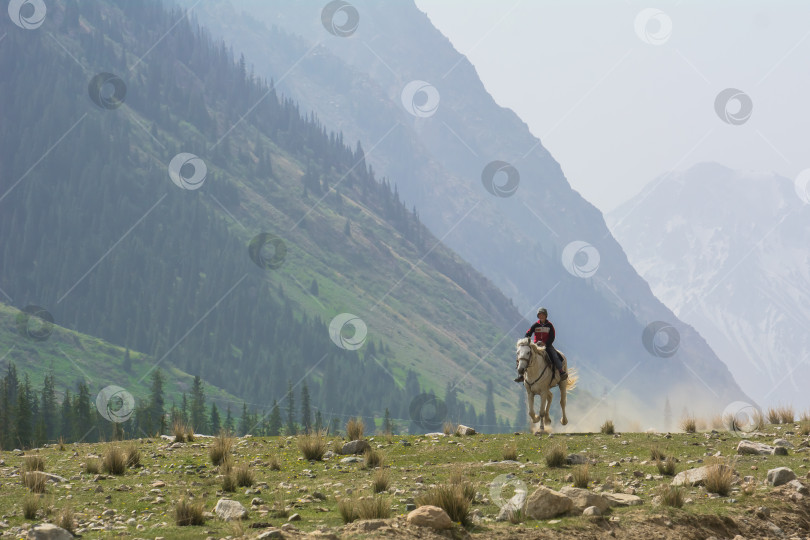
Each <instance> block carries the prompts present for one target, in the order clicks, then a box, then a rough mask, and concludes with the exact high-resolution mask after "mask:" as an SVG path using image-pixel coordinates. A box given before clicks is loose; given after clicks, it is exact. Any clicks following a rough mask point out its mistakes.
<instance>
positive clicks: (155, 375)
mask: <svg viewBox="0 0 810 540" xmlns="http://www.w3.org/2000/svg"><path fill="white" fill-rule="evenodd" d="M148 408H149V413H148V414H149V423H150V426H149V431H148V432H149V433H152V432H153V430H158V431H159V432H160V433H166V417H165V415H164V398H163V374H162V373H161V372H160V370H159V369H156V370H155V371H153V372H152V384H151V387H150V390H149V405H148Z"/></svg>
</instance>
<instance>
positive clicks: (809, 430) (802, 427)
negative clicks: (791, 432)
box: [799, 420, 810, 437]
mask: <svg viewBox="0 0 810 540" xmlns="http://www.w3.org/2000/svg"><path fill="white" fill-rule="evenodd" d="M799 434H800V435H803V436H805V437H806V436H808V435H810V420H801V421H800V422H799Z"/></svg>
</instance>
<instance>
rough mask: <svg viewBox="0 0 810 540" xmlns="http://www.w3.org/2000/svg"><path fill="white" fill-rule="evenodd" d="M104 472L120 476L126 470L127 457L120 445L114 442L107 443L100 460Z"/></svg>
mask: <svg viewBox="0 0 810 540" xmlns="http://www.w3.org/2000/svg"><path fill="white" fill-rule="evenodd" d="M101 466H102V468H103V469H104V472H106V473H108V474H114V475H116V476H120V475H122V474H124V473H125V472H127V457H126V456H125V455H124V451H123V450H121V447H120V446H118V445H115V444H109V445H107V449H106V450H105V451H104V456H103V457H102V460H101Z"/></svg>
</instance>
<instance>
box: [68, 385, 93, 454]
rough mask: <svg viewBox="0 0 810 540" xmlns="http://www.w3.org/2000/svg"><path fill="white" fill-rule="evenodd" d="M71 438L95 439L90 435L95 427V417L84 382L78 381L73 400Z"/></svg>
mask: <svg viewBox="0 0 810 540" xmlns="http://www.w3.org/2000/svg"><path fill="white" fill-rule="evenodd" d="M73 414H74V417H73V422H74V423H73V440H74V441H77V442H78V441H87V442H95V440H96V439H97V438H96V437H93V436H91V435H90V433H91V432H92V431H93V429H94V428H95V422H94V421H93V420H94V419H95V417H96V415H95V414H93V413H92V412H91V405H90V388H88V386H87V385H86V384H85V383H84V382H80V383H79V391H78V393H77V394H76V396H75V397H74V400H73Z"/></svg>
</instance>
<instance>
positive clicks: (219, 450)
mask: <svg viewBox="0 0 810 540" xmlns="http://www.w3.org/2000/svg"><path fill="white" fill-rule="evenodd" d="M233 445H234V438H233V437H231V436H230V434H228V433H226V432H225V431H220V432H219V435H217V436H216V437H214V441H213V442H212V443H211V446H209V447H208V457H209V458H211V463H212V464H213V465H215V466H218V465H219V464H220V463H222V462H223V461H224V460H225V459H227V458H226V456H230V455H231V449H232V448H233Z"/></svg>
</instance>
